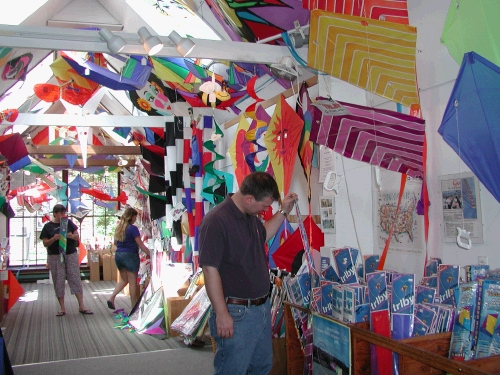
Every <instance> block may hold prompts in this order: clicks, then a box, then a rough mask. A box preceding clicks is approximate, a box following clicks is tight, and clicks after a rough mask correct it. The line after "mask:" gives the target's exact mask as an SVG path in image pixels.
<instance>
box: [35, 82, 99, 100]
mask: <svg viewBox="0 0 500 375" xmlns="http://www.w3.org/2000/svg"><path fill="white" fill-rule="evenodd" d="M33 91H34V92H35V95H36V96H37V97H39V98H40V99H41V100H43V101H45V102H48V103H53V102H55V101H56V100H59V99H62V100H65V101H67V102H68V103H71V104H74V105H83V104H85V103H86V102H87V101H88V100H89V99H90V97H91V96H92V94H93V93H94V91H92V90H90V89H84V88H83V87H78V86H76V85H71V84H68V85H64V86H58V85H52V84H50V83H39V84H36V85H35V86H33Z"/></svg>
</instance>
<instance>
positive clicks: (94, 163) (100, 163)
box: [37, 158, 135, 168]
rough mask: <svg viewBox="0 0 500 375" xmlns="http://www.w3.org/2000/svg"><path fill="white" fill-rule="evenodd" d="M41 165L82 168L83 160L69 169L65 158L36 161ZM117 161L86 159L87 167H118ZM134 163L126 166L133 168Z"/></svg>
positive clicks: (130, 162)
mask: <svg viewBox="0 0 500 375" xmlns="http://www.w3.org/2000/svg"><path fill="white" fill-rule="evenodd" d="M37 161H39V162H40V163H42V164H43V165H46V166H47V167H67V168H78V167H82V168H83V167H84V166H83V160H81V159H79V160H76V161H75V164H73V166H72V167H71V166H70V165H69V163H68V160H67V159H66V158H61V159H37ZM118 162H119V160H118V159H87V167H118ZM134 164H135V162H134V161H129V163H128V164H127V165H128V166H131V167H132V166H134Z"/></svg>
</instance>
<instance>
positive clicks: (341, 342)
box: [312, 314, 351, 375]
mask: <svg viewBox="0 0 500 375" xmlns="http://www.w3.org/2000/svg"><path fill="white" fill-rule="evenodd" d="M312 326H313V355H312V358H313V365H312V370H313V374H328V375H329V374H332V375H348V374H350V373H351V367H350V363H351V341H350V337H351V335H350V329H349V327H347V326H346V325H344V324H341V323H339V322H336V321H334V320H332V319H328V318H326V317H323V316H320V315H316V314H313V319H312Z"/></svg>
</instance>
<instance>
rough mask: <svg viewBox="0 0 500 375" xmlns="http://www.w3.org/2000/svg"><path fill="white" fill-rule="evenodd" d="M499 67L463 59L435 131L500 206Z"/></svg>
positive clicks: (472, 55)
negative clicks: (439, 123)
mask: <svg viewBox="0 0 500 375" xmlns="http://www.w3.org/2000/svg"><path fill="white" fill-rule="evenodd" d="M499 95H500V67H498V66H496V65H495V64H493V63H492V62H490V61H488V60H486V59H485V58H483V57H481V56H480V55H478V54H477V53H475V52H469V53H466V54H465V55H464V59H463V62H462V66H461V67H460V71H459V72H458V76H457V79H456V81H455V86H454V87H453V91H452V92H451V95H450V99H449V101H448V105H447V106H446V109H445V111H444V115H443V120H442V121H441V126H440V127H439V129H438V132H439V134H441V135H442V137H443V139H444V141H445V142H446V143H448V145H449V146H450V147H451V148H452V149H453V150H454V151H455V152H456V153H457V154H458V156H459V157H460V158H461V159H462V160H463V161H464V162H465V164H467V166H468V167H469V168H470V169H471V170H472V172H474V174H475V175H476V176H477V178H478V179H479V181H481V183H482V184H483V185H484V186H485V187H486V189H488V191H489V192H490V193H491V194H492V195H493V196H494V197H495V199H496V200H497V201H498V202H500V181H499V179H498V176H500V131H499V130H500V107H499V106H498V104H497V98H498V97H499Z"/></svg>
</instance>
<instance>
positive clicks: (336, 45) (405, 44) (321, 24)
mask: <svg viewBox="0 0 500 375" xmlns="http://www.w3.org/2000/svg"><path fill="white" fill-rule="evenodd" d="M310 41H311V42H310V44H309V53H308V62H307V63H308V65H309V66H310V67H312V68H315V69H317V70H320V71H322V72H325V73H327V74H329V75H331V76H333V77H336V78H339V79H341V80H343V81H346V82H349V83H351V84H353V85H355V86H358V87H360V88H362V89H365V90H368V91H370V92H372V93H375V94H377V95H380V96H382V97H385V98H387V99H389V100H392V101H394V102H397V103H401V104H403V105H405V106H407V107H409V106H410V105H412V104H415V103H419V97H418V92H417V80H416V62H415V52H416V41H417V32H416V28H415V27H412V26H407V25H401V24H397V23H392V22H385V21H377V20H371V19H368V18H361V17H355V16H346V15H342V14H336V13H330V12H325V11H321V10H313V11H312V12H311V26H310Z"/></svg>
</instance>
